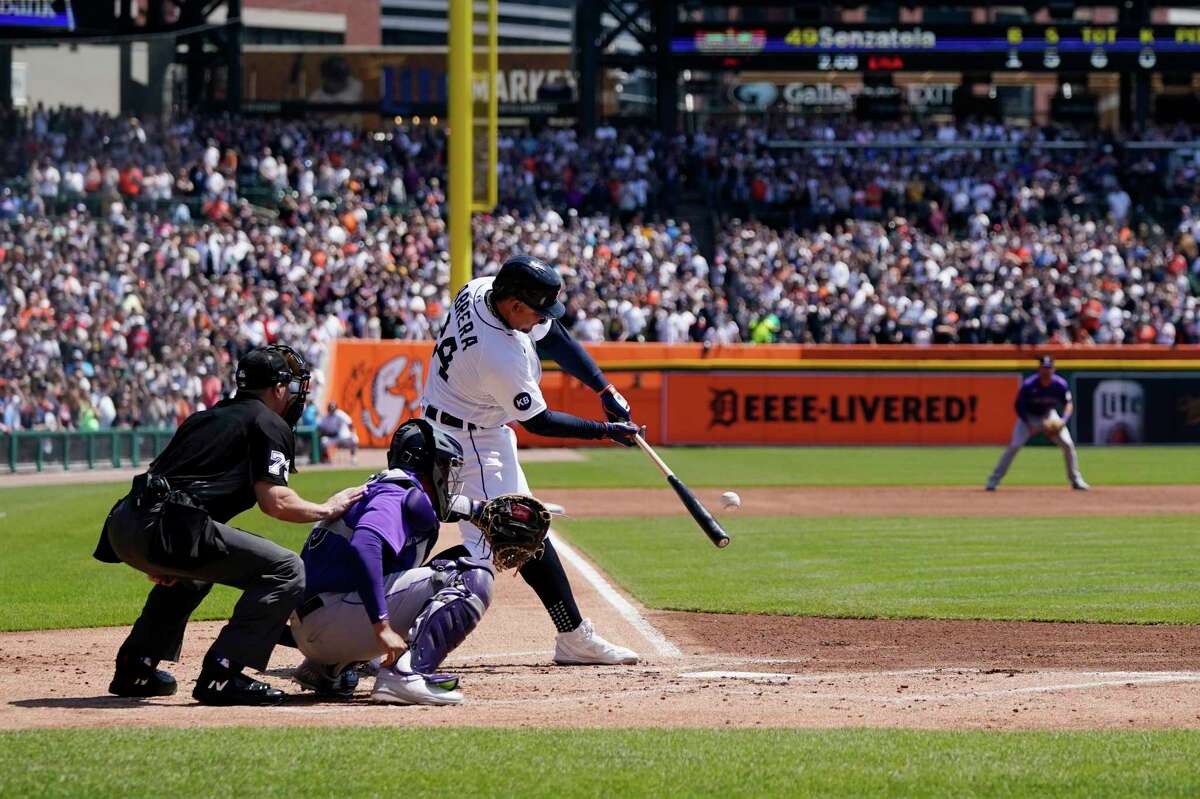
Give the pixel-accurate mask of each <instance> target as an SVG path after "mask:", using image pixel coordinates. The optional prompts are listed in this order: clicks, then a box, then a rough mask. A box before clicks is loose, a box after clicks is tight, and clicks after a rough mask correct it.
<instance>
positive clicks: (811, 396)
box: [325, 341, 1200, 446]
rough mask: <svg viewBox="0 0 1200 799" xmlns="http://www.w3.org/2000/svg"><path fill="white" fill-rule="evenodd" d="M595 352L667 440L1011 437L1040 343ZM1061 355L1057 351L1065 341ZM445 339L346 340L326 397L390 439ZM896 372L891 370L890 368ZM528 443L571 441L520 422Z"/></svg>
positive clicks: (567, 388) (368, 439)
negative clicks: (1021, 380)
mask: <svg viewBox="0 0 1200 799" xmlns="http://www.w3.org/2000/svg"><path fill="white" fill-rule="evenodd" d="M588 350H589V352H590V353H592V354H593V356H594V358H595V359H596V361H598V362H599V364H600V365H601V366H602V367H604V368H605V370H606V372H607V376H608V378H610V379H611V380H612V382H613V384H614V385H616V386H617V388H618V389H619V390H620V391H622V394H624V395H625V397H626V398H628V399H629V402H630V404H631V405H632V408H634V411H635V417H636V419H637V421H638V422H641V423H644V425H647V438H648V439H649V440H650V441H652V443H655V444H1003V443H1006V441H1007V440H1008V437H1009V434H1010V432H1012V425H1013V410H1012V407H1013V398H1014V396H1015V392H1016V385H1018V377H1019V374H1020V373H1021V372H1028V371H1031V370H1032V367H1033V362H1034V358H1036V355H1037V354H1039V353H1040V350H1037V352H1036V350H1031V349H1022V348H1015V347H970V348H956V347H938V348H924V349H914V348H907V347H894V348H893V347H887V348H884V347H877V348H872V347H828V348H824V347H822V348H812V347H793V346H776V347H754V346H732V347H718V348H712V349H710V350H708V352H707V354H706V350H704V349H703V348H702V347H700V346H694V344H679V346H667V344H599V346H589V347H588ZM1051 352H1054V350H1051ZM431 355H432V343H431V342H397V341H338V342H336V344H335V347H334V350H332V355H331V359H330V364H329V380H328V383H326V386H325V399H332V401H335V402H337V404H338V405H340V407H341V408H343V409H346V411H347V413H349V414H350V416H352V419H354V423H355V426H356V427H358V432H359V439H360V441H361V443H362V445H364V446H386V445H388V443H389V440H390V437H391V431H394V429H395V428H396V426H397V425H400V423H401V422H402V421H404V420H406V419H409V417H412V416H413V415H415V414H418V413H419V409H420V405H419V399H420V395H421V388H422V386H424V384H425V379H426V376H427V374H428V364H430V359H431ZM1056 355H1057V356H1058V358H1060V359H1061V361H1062V362H1068V361H1069V362H1076V361H1087V362H1090V364H1091V362H1096V364H1097V365H1099V364H1100V362H1102V361H1103V360H1105V359H1120V361H1121V362H1122V364H1124V365H1128V364H1130V362H1139V361H1146V362H1147V365H1150V364H1156V365H1165V362H1168V361H1172V362H1178V361H1180V360H1186V361H1188V362H1196V359H1198V358H1200V353H1195V352H1187V350H1183V349H1181V348H1176V349H1165V348H1091V349H1086V350H1085V349H1069V350H1058V352H1057V353H1056ZM880 370H884V371H886V372H888V373H886V374H883V373H880ZM542 392H544V394H545V396H546V401H547V403H548V404H550V407H551V408H554V409H557V410H564V411H568V413H572V414H576V415H580V416H586V417H589V419H600V417H601V410H600V403H599V401H598V399H596V396H595V395H594V394H593V392H592V391H590V390H589V389H587V388H586V386H583V385H582V384H580V383H578V382H577V380H575V379H574V378H570V377H568V376H565V374H563V373H562V372H557V371H551V367H550V366H547V371H546V373H545V374H544V377H542ZM516 428H517V435H518V439H520V440H521V443H522V444H523V445H532V446H550V445H559V444H562V441H560V440H556V439H546V438H541V437H536V435H532V434H529V433H527V432H526V431H524V429H522V428H521V427H520V426H516Z"/></svg>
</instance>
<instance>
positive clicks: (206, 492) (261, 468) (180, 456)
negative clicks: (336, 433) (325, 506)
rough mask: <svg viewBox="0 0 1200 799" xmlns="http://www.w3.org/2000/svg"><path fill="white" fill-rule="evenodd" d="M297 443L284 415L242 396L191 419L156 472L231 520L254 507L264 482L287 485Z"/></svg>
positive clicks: (222, 519) (174, 438) (157, 462)
mask: <svg viewBox="0 0 1200 799" xmlns="http://www.w3.org/2000/svg"><path fill="white" fill-rule="evenodd" d="M295 446H296V439H295V436H294V435H293V433H292V429H291V428H290V427H288V424H287V422H285V421H284V420H283V417H282V416H280V415H279V414H277V413H275V412H274V411H272V410H271V409H270V408H268V407H267V406H266V405H265V404H264V403H263V401H262V400H260V399H259V398H258V397H256V396H254V395H253V394H250V395H245V396H237V397H234V398H233V399H227V400H222V401H221V402H218V403H217V404H216V405H214V406H213V407H212V408H211V409H210V410H207V411H200V412H199V413H194V414H192V415H191V416H189V417H188V418H187V419H185V420H184V422H183V424H182V425H180V426H179V429H178V430H176V431H175V435H174V436H172V437H171V441H170V442H169V443H168V444H167V448H166V449H165V450H163V451H162V454H160V455H159V456H158V457H157V458H155V459H154V462H153V463H151V464H150V471H151V472H153V473H154V474H156V475H159V476H161V477H165V478H166V479H167V482H168V483H169V484H170V486H171V488H172V490H176V491H183V492H186V493H187V494H190V495H191V496H192V497H193V498H194V499H195V500H196V501H197V502H198V503H199V504H200V505H203V506H204V508H205V509H206V510H207V511H208V514H209V515H210V516H211V517H212V518H213V520H214V521H217V522H228V521H229V520H230V519H232V518H233V517H234V516H237V515H238V514H239V513H241V512H242V511H244V510H249V509H250V508H252V507H254V504H255V502H256V501H257V499H256V496H255V494H254V484H255V483H257V482H258V481H260V480H262V481H265V482H268V483H273V484H275V485H281V486H285V485H287V483H288V472H289V471H290V470H292V469H294V468H295V465H296V464H295Z"/></svg>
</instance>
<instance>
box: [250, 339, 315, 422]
mask: <svg viewBox="0 0 1200 799" xmlns="http://www.w3.org/2000/svg"><path fill="white" fill-rule="evenodd" d="M309 377H310V373H309V371H308V363H307V362H306V361H305V360H304V358H303V357H302V356H301V355H300V353H298V352H296V351H295V350H294V349H292V348H291V347H288V346H285V345H283V344H272V345H270V346H269V347H256V348H255V349H252V350H250V352H248V353H246V355H245V356H243V357H242V358H241V360H239V361H238V366H237V387H238V391H254V390H256V389H260V388H274V387H275V386H278V385H286V386H287V387H288V394H289V395H290V397H289V399H288V406H287V408H285V409H284V411H283V414H282V416H283V420H284V421H285V422H287V423H288V426H289V427H295V426H296V423H297V422H299V421H300V417H301V416H303V415H304V403H305V402H306V401H307V400H308V382H309Z"/></svg>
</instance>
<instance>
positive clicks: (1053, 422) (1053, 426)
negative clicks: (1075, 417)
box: [1042, 416, 1067, 436]
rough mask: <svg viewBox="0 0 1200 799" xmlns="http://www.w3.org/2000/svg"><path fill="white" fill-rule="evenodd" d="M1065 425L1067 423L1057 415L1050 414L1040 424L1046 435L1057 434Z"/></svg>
mask: <svg viewBox="0 0 1200 799" xmlns="http://www.w3.org/2000/svg"><path fill="white" fill-rule="evenodd" d="M1066 425H1067V423H1066V422H1065V421H1064V420H1062V419H1059V418H1058V417H1057V416H1051V417H1050V418H1049V419H1047V420H1046V421H1045V423H1044V424H1043V425H1042V429H1043V430H1045V431H1046V435H1049V436H1054V435H1058V433H1059V431H1061V430H1062V429H1063V428H1064V427H1066Z"/></svg>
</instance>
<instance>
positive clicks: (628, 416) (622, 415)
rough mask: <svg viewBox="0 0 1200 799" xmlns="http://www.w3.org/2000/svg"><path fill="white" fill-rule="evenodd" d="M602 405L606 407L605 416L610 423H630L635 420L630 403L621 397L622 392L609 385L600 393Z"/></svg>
mask: <svg viewBox="0 0 1200 799" xmlns="http://www.w3.org/2000/svg"><path fill="white" fill-rule="evenodd" d="M600 404H601V405H602V406H603V407H604V415H605V416H607V417H608V421H610V422H629V421H632V420H633V412H632V411H630V410H629V403H628V402H626V401H625V398H624V397H622V396H621V392H620V391H617V389H616V388H614V387H613V384H612V383H609V384H608V385H607V386H605V387H604V389H603V390H602V391H601V392H600Z"/></svg>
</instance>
